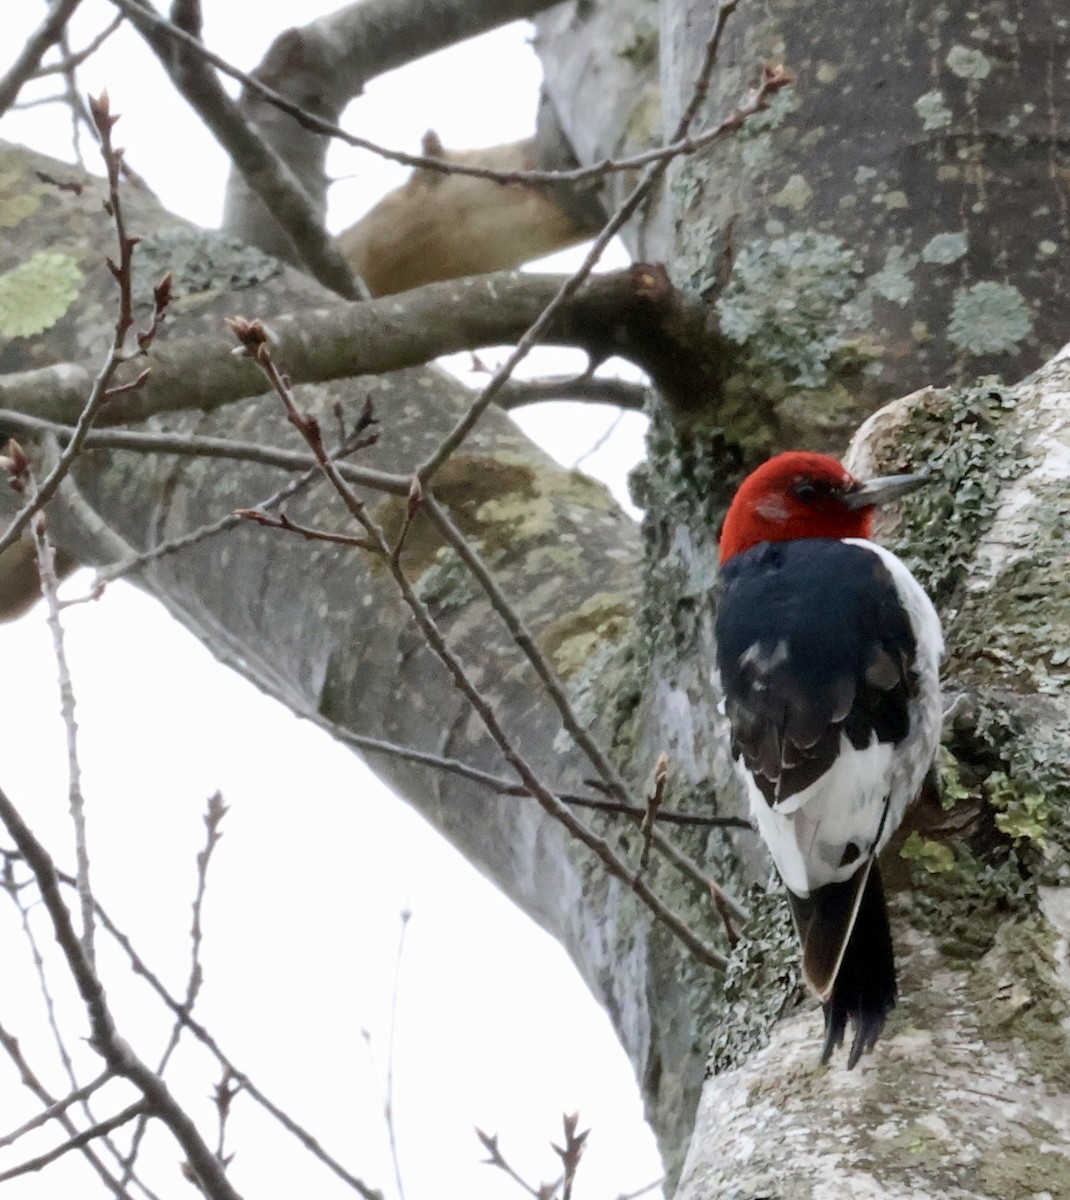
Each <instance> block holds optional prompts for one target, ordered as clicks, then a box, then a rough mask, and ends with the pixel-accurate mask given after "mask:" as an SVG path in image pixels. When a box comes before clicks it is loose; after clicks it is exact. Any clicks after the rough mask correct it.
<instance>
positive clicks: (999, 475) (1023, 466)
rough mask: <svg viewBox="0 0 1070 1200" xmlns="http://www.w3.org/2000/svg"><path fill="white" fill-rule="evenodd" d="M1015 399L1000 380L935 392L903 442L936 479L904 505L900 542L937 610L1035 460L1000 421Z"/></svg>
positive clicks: (961, 580) (963, 575)
mask: <svg viewBox="0 0 1070 1200" xmlns="http://www.w3.org/2000/svg"><path fill="white" fill-rule="evenodd" d="M1017 403H1018V401H1017V397H1016V396H1015V394H1014V392H1013V391H1012V390H1011V389H1007V388H1004V387H1003V385H1002V384H1001V383H1000V382H999V381H998V380H996V379H982V380H979V381H978V383H977V384H976V385H975V386H973V387H970V388H962V389H959V390H956V391H947V392H931V393H930V394H929V396H928V397H927V399H926V401H925V403H924V404H923V405H922V406H920V407H919V409H918V410H917V412H916V413H915V416H914V419H913V423H912V426H911V428H910V429H909V430H907V431H906V435H905V438H904V439H903V440H902V442H901V444H900V447H899V449H900V450H901V451H902V452H903V453H905V455H906V457H907V458H908V460H909V461H910V462H912V463H914V464H916V465H918V466H928V469H929V470H930V472H931V473H932V474H933V475H934V476H935V477H936V479H937V480H938V482H937V483H936V484H935V485H934V486H932V487H928V488H923V489H922V490H921V491H919V492H918V493H917V495H916V496H915V497H914V498H912V500H911V502H910V503H909V504H908V505H904V506H903V525H902V529H901V533H900V538H899V545H898V547H897V550H898V552H899V553H901V554H902V555H903V557H904V558H906V559H907V560H908V561H909V563H910V565H911V569H912V570H913V571H914V573H915V575H916V576H917V577H918V579H919V581H920V582H921V584H922V586H923V587H924V588H925V590H926V591H927V592H928V593H929V595H930V596H932V598H933V600H934V601H935V602H936V605H937V607H938V608H941V607H945V606H946V605H947V604H948V602H949V601H950V600H951V599H952V597H953V596H955V595H956V593H957V592H958V590H959V589H960V588H961V587H962V586H963V585H964V583H965V580H966V570H967V566H968V564H969V563H970V562H971V560H972V558H973V552H974V550H975V548H976V546H977V544H978V542H979V540H980V539H981V537H982V535H983V534H985V533H987V531H988V530H989V529H990V528H991V526H992V522H993V521H994V520H995V517H996V513H997V511H998V507H999V497H1000V493H1001V491H1002V489H1003V488H1004V486H1005V485H1006V484H1007V483H1008V482H1009V481H1012V480H1014V479H1016V478H1018V476H1019V475H1020V474H1021V473H1022V472H1023V471H1025V470H1027V469H1028V467H1029V465H1030V463H1029V460H1028V459H1027V457H1026V456H1025V455H1024V453H1023V452H1022V448H1021V445H1020V443H1018V442H1016V441H1015V440H1014V439H1012V438H1008V437H1007V436H1006V435H1005V434H1002V433H1001V421H1002V418H1003V417H1004V416H1005V415H1006V414H1007V413H1008V412H1009V411H1011V410H1013V409H1014V408H1015V407H1016V406H1017ZM949 640H950V639H949Z"/></svg>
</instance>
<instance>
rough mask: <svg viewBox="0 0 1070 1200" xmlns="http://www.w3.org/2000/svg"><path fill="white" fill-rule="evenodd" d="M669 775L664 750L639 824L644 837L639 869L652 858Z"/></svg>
mask: <svg viewBox="0 0 1070 1200" xmlns="http://www.w3.org/2000/svg"><path fill="white" fill-rule="evenodd" d="M668 777H669V756H668V755H667V754H666V753H665V751H664V750H663V751H662V752H661V753H660V754H659V755H658V761H657V763H656V765H655V767H654V790H653V791H652V792H651V793H650V795H649V796H647V798H646V812H645V813H644V814H643V820H642V822H641V823H640V825H639V832H640V834H641V835H642V838H643V849H642V852H641V854H640V858H639V870H640V871H645V870H646V866H647V862H648V861H649V859H650V843H651V841H652V840H653V837H654V822H655V821H656V820H657V819H658V810H659V809H660V808H661V806H662V803H663V802H664V800H665V781H666V780H667V779H668Z"/></svg>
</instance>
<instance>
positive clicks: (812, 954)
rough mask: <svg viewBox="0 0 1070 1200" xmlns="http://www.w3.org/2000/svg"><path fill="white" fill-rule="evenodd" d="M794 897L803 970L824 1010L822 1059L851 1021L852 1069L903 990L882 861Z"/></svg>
mask: <svg viewBox="0 0 1070 1200" xmlns="http://www.w3.org/2000/svg"><path fill="white" fill-rule="evenodd" d="M788 895H789V896H790V898H791V905H792V911H793V914H794V916H795V925H796V928H797V929H798V931H799V940H800V942H802V947H803V973H804V975H805V976H806V980H807V982H808V983H809V984H810V986H811V987H812V988H813V989H814V991H815V992H816V993H817V995H818V997H819V998H820V999H821V1002H822V1005H823V1007H824V1010H825V1047H824V1050H823V1052H822V1054H821V1061H822V1063H827V1062H828V1061H829V1059H830V1058H831V1057H832V1053H833V1051H834V1050H836V1049H837V1047H839V1046H840V1045H841V1044H842V1043H843V1038H844V1033H845V1032H846V1029H847V1023H848V1021H850V1023H851V1025H852V1026H853V1027H854V1040H853V1042H852V1043H851V1051H850V1053H849V1055H848V1056H847V1066H848V1069H850V1068H851V1067H854V1066H855V1065H856V1064H857V1062H858V1060H859V1058H861V1056H862V1055H863V1054H864V1053H865V1052H866V1051H867V1050H872V1049H873V1047H874V1045H875V1044H876V1041H877V1038H878V1037H880V1034H881V1031H882V1030H883V1029H884V1023H885V1021H886V1020H887V1018H888V1014H889V1013H890V1012H891V1011H892V1009H893V1008H894V1007H895V1001H896V996H897V989H896V982H895V958H894V955H893V952H892V932H891V929H890V927H889V925H888V911H887V908H886V907H885V903H884V888H883V886H882V884H881V876H880V868H879V867H878V866H877V864H876V862H872V863H869V864H867V866H865V867H863V868H862V869H861V870H860V871H859V872H857V873H856V874H855V875H854V876H853V877H852V878H851V879H849V880H846V881H844V882H843V883H833V884H829V885H827V886H826V887H823V888H818V889H817V890H816V891H814V892H813V893H812V894H811V895H810V896H809V897H807V898H805V899H803V898H800V897H798V896H795V895H793V894H792V893H791V892H789V893H788Z"/></svg>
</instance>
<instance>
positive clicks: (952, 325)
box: [947, 280, 1033, 354]
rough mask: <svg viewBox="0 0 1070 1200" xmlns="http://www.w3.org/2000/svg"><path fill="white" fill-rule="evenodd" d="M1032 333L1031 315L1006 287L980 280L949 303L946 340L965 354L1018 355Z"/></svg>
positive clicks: (1015, 291)
mask: <svg viewBox="0 0 1070 1200" xmlns="http://www.w3.org/2000/svg"><path fill="white" fill-rule="evenodd" d="M1032 333H1033V314H1032V312H1031V311H1030V308H1029V305H1028V303H1027V302H1026V299H1025V297H1024V296H1023V295H1022V293H1021V292H1020V291H1019V290H1018V289H1017V288H1016V287H1014V286H1013V285H1012V284H1009V283H995V282H993V281H992V280H983V281H982V282H981V283H975V284H973V286H972V287H968V288H959V289H958V290H957V291H956V292H955V295H954V299H953V300H952V302H951V318H950V320H949V321H948V326H947V336H948V340H949V341H950V342H951V343H952V344H953V345H955V346H958V348H959V349H960V350H965V351H966V352H967V353H968V354H1017V353H1018V352H1019V351H1020V350H1021V343H1022V342H1024V341H1025V340H1026V339H1027V338H1028V337H1030V336H1031V335H1032Z"/></svg>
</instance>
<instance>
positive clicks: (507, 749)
mask: <svg viewBox="0 0 1070 1200" xmlns="http://www.w3.org/2000/svg"><path fill="white" fill-rule="evenodd" d="M230 324H231V327H232V329H233V330H234V334H235V336H236V337H237V339H238V341H239V342H240V344H241V345H242V346H243V348H244V351H245V353H246V354H247V355H248V356H249V357H251V358H253V359H254V360H255V361H256V363H257V365H258V366H259V367H260V369H261V370H262V371H263V372H264V375H265V376H266V378H267V379H268V380H269V381H270V383H271V385H272V387H273V388H274V389H275V391H276V392H277V393H278V395H279V398H280V399H281V400H282V402H283V405H284V406H285V409H286V414H287V417H288V418H289V420H290V422H291V424H293V425H294V427H295V428H296V429H297V430H298V431H299V432H300V433H301V434H302V435H303V436H304V437H305V439H306V441H307V442H308V445H309V448H310V449H311V450H312V453H313V454H314V455H315V456H316V458H317V460H318V461H319V463H320V466H321V468H322V470H323V473H324V474H325V475H326V476H327V478H328V479H329V480H330V482H331V484H332V485H333V486H334V488H335V490H336V492H337V493H338V495H339V496H340V497H341V499H342V501H343V503H344V504H345V506H346V508H347V509H348V510H349V512H350V514H351V515H352V516H353V517H354V518H355V519H356V520H357V521H358V522H359V523H360V524H361V525H362V526H363V527H364V529H365V531H366V532H367V534H368V535H369V537H370V538H371V539H372V540H373V541H374V542H375V543H376V544H377V546H378V550H379V554H380V556H381V557H382V558H383V559H385V561H386V564H387V566H388V568H389V570H390V574H391V576H392V577H393V579H394V582H395V583H396V584H397V587H398V590H399V592H400V593H401V598H402V600H403V601H404V602H405V605H406V606H407V607H408V609H409V611H410V612H411V613H412V615H413V617H414V618H415V619H416V623H417V625H418V626H419V628H420V631H421V632H422V634H423V636H424V638H425V640H426V642H427V644H428V645H429V646H430V648H431V649H432V650H433V651H434V653H435V654H436V655H437V657H438V658H439V660H440V661H441V662H442V664H443V666H444V667H445V668H446V669H447V671H448V672H449V674H450V676H451V678H452V679H453V682H454V685H455V686H456V687H457V688H458V689H459V690H460V691H461V693H462V694H463V695H464V697H465V698H466V699H467V700H468V702H469V704H470V705H471V706H472V709H473V710H474V711H475V713H476V714H477V715H478V716H479V718H480V720H481V721H482V722H483V725H484V727H485V728H486V730H487V732H488V733H489V734H490V736H491V738H492V740H493V741H494V742H495V744H496V745H497V746H498V749H499V750H500V751H501V753H502V755H503V757H504V758H505V760H506V761H507V762H508V763H509V765H510V766H511V767H512V768H513V769H514V770H515V771H516V772H517V774H518V775H519V776H520V778H521V780H522V781H523V783H524V784H525V786H526V787H527V788H528V790H529V791H530V792H531V794H532V796H533V797H534V799H535V800H536V801H537V802H538V804H539V805H540V807H541V808H542V809H543V810H544V811H545V812H546V813H547V814H548V815H549V816H551V817H553V818H554V819H555V820H557V821H559V822H560V823H561V824H562V825H563V826H564V827H565V828H566V829H567V830H568V832H569V833H571V834H572V835H573V836H574V837H576V838H577V839H578V840H579V841H581V842H582V843H583V844H584V845H585V846H586V847H587V848H588V849H589V850H592V851H593V852H594V854H595V855H596V856H597V857H598V858H599V859H600V861H601V862H602V864H603V865H604V866H605V868H606V870H607V871H608V872H609V874H611V875H613V876H615V877H616V878H617V879H619V880H620V881H621V882H623V883H624V884H625V885H626V886H628V887H629V888H630V889H631V890H632V891H633V892H635V894H636V895H637V896H638V897H639V899H640V900H641V901H642V902H643V903H644V904H645V905H646V906H647V907H648V908H649V909H650V911H651V912H652V913H653V914H654V916H655V917H656V918H657V919H658V920H659V921H661V922H662V923H663V924H664V925H666V926H667V927H668V928H669V929H671V930H672V932H673V933H674V934H675V935H676V936H677V937H678V938H679V939H680V940H681V941H682V942H683V943H684V945H685V946H687V948H688V949H689V950H690V951H691V953H692V954H693V955H694V956H695V958H696V959H698V961H699V962H702V963H704V964H705V965H706V966H709V967H713V968H714V969H716V970H723V969H724V966H725V959H724V957H723V956H722V955H721V954H718V952H717V951H716V950H714V949H712V948H711V947H710V946H707V945H706V944H705V943H704V942H703V941H702V940H701V938H699V937H698V936H697V935H696V934H695V933H694V932H693V931H692V930H691V929H690V928H689V927H688V926H687V924H686V923H685V922H684V921H683V920H682V919H681V918H680V917H679V916H677V915H676V913H674V912H673V911H672V910H671V909H670V908H669V907H668V906H667V905H666V904H665V903H664V902H663V901H662V900H661V899H660V898H659V897H658V896H657V895H656V894H655V893H654V892H653V891H652V890H651V889H650V887H649V886H648V885H647V884H646V883H645V882H644V881H643V880H642V879H640V878H637V877H636V876H634V875H633V873H632V872H631V871H629V870H628V868H627V866H626V865H625V863H624V862H623V861H622V860H621V858H620V857H619V856H618V855H617V853H616V851H615V850H614V849H613V848H612V847H611V846H610V844H609V843H608V842H607V841H606V840H605V838H602V837H600V836H599V835H598V834H596V833H594V832H593V831H592V830H590V829H588V828H587V826H586V825H584V824H583V822H582V821H579V820H578V819H577V818H576V817H575V816H574V815H573V814H572V812H570V811H569V809H568V808H567V806H566V805H564V804H562V803H561V801H560V800H559V799H558V798H557V797H556V796H555V795H554V794H553V793H552V792H551V791H550V790H549V789H548V788H546V787H545V786H544V785H543V783H542V782H541V780H540V779H539V778H538V776H537V775H536V773H535V771H534V770H533V769H532V767H531V766H530V764H529V763H528V762H527V760H526V759H525V758H524V757H523V756H522V755H521V754H520V753H519V752H518V751H517V750H516V748H515V747H514V746H513V744H512V741H511V740H510V738H509V736H508V734H507V733H506V732H505V729H504V727H503V726H502V725H501V722H500V721H499V719H498V716H497V713H496V712H495V710H494V708H493V706H492V705H491V704H489V703H488V702H487V701H486V700H485V699H484V697H483V696H482V695H481V693H480V691H479V689H478V688H477V687H476V686H475V684H474V683H473V681H472V679H471V677H470V676H469V674H468V672H467V671H466V670H465V668H464V666H463V664H462V663H461V662H460V660H459V659H458V658H457V657H456V655H455V654H454V653H453V651H452V650H451V649H450V648H449V645H448V644H447V642H446V639H445V637H444V636H443V634H442V631H441V630H440V629H439V627H438V625H437V623H436V622H435V620H434V618H433V617H432V616H431V614H430V612H429V611H428V608H427V606H426V605H425V604H424V602H423V601H422V600H421V599H420V598H419V596H417V594H416V592H415V591H414V589H413V587H412V584H411V583H410V582H409V579H408V577H407V576H406V574H405V572H404V571H403V570H402V568H401V565H400V563H396V562H392V561H391V557H390V545H389V543H388V542H387V540H386V536H385V534H384V533H383V530H382V528H381V527H380V526H379V525H378V524H377V523H376V522H375V521H374V520H373V519H372V517H371V515H370V514H369V512H368V509H367V507H366V506H365V504H364V502H363V501H362V500H361V499H360V497H359V496H357V494H356V493H355V492H354V491H353V490H352V488H351V487H349V486H348V484H347V483H346V481H345V479H344V478H343V476H342V475H341V474H340V473H339V471H338V469H337V464H335V463H334V462H332V461H331V458H330V456H329V455H328V454H327V452H326V450H325V449H324V447H323V443H322V436H321V433H320V429H319V424H318V422H316V421H315V419H314V418H311V417H306V416H304V415H303V414H302V413H301V412H300V411H299V410H298V408H297V406H296V403H295V401H294V397H293V392H292V390H291V387H290V385H289V382H288V380H287V378H286V377H284V376H283V375H282V374H281V373H280V372H279V370H278V368H277V367H276V365H275V363H274V361H273V359H272V357H271V353H270V350H269V348H268V341H267V334H266V332H265V330H264V327H263V326H262V325H261V324H260V322H258V321H246V320H244V319H240V318H238V319H235V320H233V321H231V323H230Z"/></svg>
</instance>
